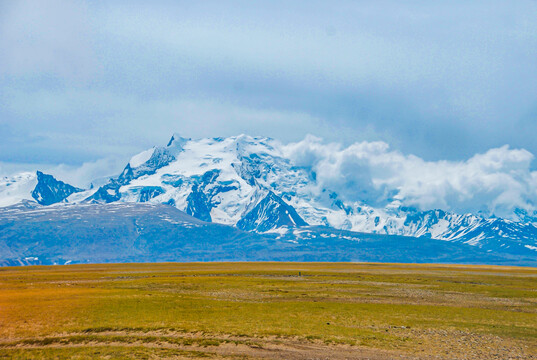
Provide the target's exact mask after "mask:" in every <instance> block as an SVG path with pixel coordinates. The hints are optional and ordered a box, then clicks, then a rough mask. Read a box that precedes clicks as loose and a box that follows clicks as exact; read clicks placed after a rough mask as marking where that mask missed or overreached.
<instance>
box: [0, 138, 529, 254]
mask: <svg viewBox="0 0 537 360" xmlns="http://www.w3.org/2000/svg"><path fill="white" fill-rule="evenodd" d="M366 145H367V144H366ZM381 145H382V144H381ZM364 146H365V145H364ZM364 149H365V150H364V151H370V152H382V151H385V150H386V149H385V148H382V146H380V145H379V146H373V145H371V146H369V147H367V146H366V148H364ZM306 156H309V155H307V154H306ZM307 163H308V161H306V162H305V163H301V162H300V161H298V162H295V161H294V160H291V158H290V156H289V153H288V147H287V146H284V145H282V144H281V143H279V142H278V141H276V140H274V139H270V138H265V137H251V136H248V135H244V134H243V135H238V136H233V137H228V138H205V139H198V140H192V139H185V138H182V137H180V136H179V135H178V134H174V135H173V137H172V138H171V139H170V141H169V142H168V144H167V145H166V146H162V147H154V148H152V149H149V150H146V151H144V152H141V153H139V154H137V155H135V156H133V157H132V158H131V160H130V161H129V163H128V164H127V165H126V167H125V169H124V170H123V172H122V173H121V174H120V175H119V176H118V177H116V178H112V179H111V180H110V181H109V182H108V183H107V184H105V185H103V186H101V187H100V188H98V189H91V190H87V191H85V192H76V193H73V194H72V195H70V196H69V197H68V198H67V199H66V201H68V202H71V203H80V202H86V203H87V202H89V203H93V202H104V203H109V202H144V203H145V202H147V203H150V204H162V203H164V204H169V205H173V206H175V207H176V208H178V209H179V210H183V211H185V212H187V213H188V214H189V215H192V216H195V217H197V218H199V219H202V220H205V221H212V222H217V223H222V224H227V225H235V226H237V227H240V228H243V229H247V230H250V231H258V232H267V231H269V232H270V231H275V230H276V229H278V228H280V227H288V226H291V227H294V226H304V225H305V224H306V225H314V226H315V225H321V226H328V227H332V228H336V229H341V230H351V231H356V232H366V233H377V234H390V235H406V236H416V237H430V238H434V239H441V240H446V241H457V242H464V243H468V244H472V245H476V246H485V244H487V246H490V247H492V248H498V247H500V246H506V245H505V244H506V241H518V242H524V244H526V245H529V246H535V245H537V242H536V239H537V228H536V227H535V226H534V225H533V224H532V222H533V221H535V219H534V218H533V217H531V215H530V214H528V213H527V212H524V213H523V214H524V216H525V218H524V220H525V221H523V222H512V221H508V220H504V219H496V218H490V219H487V218H484V217H482V216H479V215H472V214H464V215H460V214H454V213H450V212H445V211H442V210H428V211H420V210H418V209H414V208H409V207H405V206H403V201H402V199H398V198H397V196H393V197H391V199H390V201H389V202H388V203H387V204H386V205H385V206H382V207H379V206H372V205H371V204H368V203H367V201H365V200H364V199H360V198H355V199H350V200H349V199H348V197H345V196H343V195H342V194H340V193H339V190H340V189H339V188H337V187H336V188H325V187H323V185H322V184H321V183H319V181H317V174H316V171H315V169H313V168H311V167H308V166H307ZM5 188H7V186H5V185H4V190H2V183H0V201H1V200H2V198H3V197H2V196H1V195H2V194H3V193H2V191H5ZM30 191H31V189H30ZM358 195H359V194H358ZM358 195H357V196H358ZM19 197H20V198H21V199H22V198H24V196H19ZM11 198H13V196H12V197H11Z"/></svg>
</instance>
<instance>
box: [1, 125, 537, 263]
mask: <svg viewBox="0 0 537 360" xmlns="http://www.w3.org/2000/svg"><path fill="white" fill-rule="evenodd" d="M337 190H338V189H325V188H319V184H318V183H317V181H316V174H315V173H314V172H313V171H312V169H309V168H306V167H300V166H297V165H296V164H294V163H293V161H292V160H291V159H289V158H287V157H286V156H285V154H284V152H283V151H282V149H281V146H280V145H279V143H278V142H277V141H275V140H272V139H269V138H259V137H250V136H246V135H240V136H236V137H229V138H215V139H200V140H190V139H185V138H182V137H180V136H178V135H174V136H173V137H172V138H171V140H170V141H169V142H168V144H167V145H166V146H164V147H154V148H152V149H149V150H146V151H144V152H142V153H140V154H138V155H136V156H134V157H133V158H132V159H131V160H130V162H129V163H128V164H127V165H126V166H125V168H124V170H123V171H122V173H121V174H120V175H118V176H116V177H113V178H110V179H109V180H108V182H107V183H105V184H104V185H103V186H100V187H96V188H91V189H79V188H76V187H74V186H71V185H69V184H66V183H64V182H62V181H59V180H56V179H55V178H54V177H52V176H51V175H46V174H43V173H42V172H39V171H38V172H37V173H36V174H33V173H22V174H19V175H16V176H14V177H11V178H4V179H0V264H3V265H10V264H31V263H59V264H63V263H66V262H96V261H102V262H107V261H190V260H196V261H213V260H305V261H307V260H316V261H392V262H397V261H402V262H409V261H411V262H464V263H498V264H514V265H517V264H519V265H531V264H533V265H536V264H537V227H536V226H535V225H534V224H537V219H534V218H533V217H531V216H527V214H525V216H524V217H522V216H521V217H520V220H519V221H513V220H507V219H501V218H485V217H481V216H478V215H472V214H465V215H461V214H455V213H450V212H446V211H442V210H430V211H420V210H418V209H414V208H408V207H404V206H401V205H400V203H398V202H396V201H393V202H391V203H389V204H388V205H387V206H385V207H382V208H379V207H374V206H371V205H370V204H367V203H366V202H364V201H348V200H346V199H344V198H343V197H342V196H340V194H338V191H337Z"/></svg>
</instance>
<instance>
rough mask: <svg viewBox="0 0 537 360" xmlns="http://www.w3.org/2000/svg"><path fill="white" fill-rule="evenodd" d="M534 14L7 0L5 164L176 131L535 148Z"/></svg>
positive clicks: (424, 148) (448, 151) (530, 7)
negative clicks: (310, 135)
mask: <svg viewBox="0 0 537 360" xmlns="http://www.w3.org/2000/svg"><path fill="white" fill-rule="evenodd" d="M536 19H537V2H536V1H524V0H517V1H496V0H486V1H477V0H475V1H467V0H464V1H396V0H394V1H379V0H376V1H348V2H347V1H337V2H335V1H323V2H320V1H312V0H308V1H214V2H212V1H184V2H182V1H170V2H162V1H151V2H148V1H140V2H135V1H111V2H109V1H98V2H83V1H62V0H47V1H22V0H21V1H11V0H0V174H1V173H2V172H3V173H7V172H10V171H11V170H13V169H25V168H28V169H30V168H32V167H35V166H39V165H41V164H42V166H43V167H46V166H53V165H54V166H58V165H60V164H62V165H61V166H64V167H73V166H74V167H76V166H80V165H82V164H83V163H88V162H89V163H92V162H95V161H97V162H98V163H97V164H99V166H100V167H101V168H110V169H116V168H118V166H119V164H121V166H119V167H122V166H123V165H124V159H127V158H129V157H130V156H131V155H133V154H135V153H137V152H139V151H141V150H143V149H146V148H148V147H151V146H153V145H160V144H165V143H166V141H167V140H168V138H169V137H170V136H171V134H172V133H173V132H179V133H181V134H182V135H183V136H185V137H193V138H198V137H206V136H229V135H235V134H239V133H247V134H251V135H263V136H270V137H274V138H277V139H280V140H282V141H283V142H291V141H299V140H301V139H304V137H305V136H306V135H307V134H313V135H315V136H318V137H322V138H324V139H325V141H327V142H340V143H342V144H343V145H344V146H349V145H350V144H352V143H354V142H360V141H379V140H380V141H383V142H385V143H387V144H389V146H390V149H392V150H395V151H400V152H401V153H402V154H407V155H410V154H413V155H416V156H417V157H419V158H421V159H424V160H425V161H438V160H450V161H466V160H468V159H470V158H472V156H474V155H475V154H477V153H486V152H487V151H488V150H489V149H491V148H498V147H501V146H503V145H505V144H508V145H510V147H511V148H514V149H526V150H527V151H529V153H531V154H537V141H536V134H537V21H536ZM529 156H530V158H531V155H529ZM532 161H533V160H532ZM531 167H532V168H535V166H534V164H533V162H532V165H531ZM91 174H92V175H93V173H91ZM95 174H96V175H99V174H98V172H97V173H95Z"/></svg>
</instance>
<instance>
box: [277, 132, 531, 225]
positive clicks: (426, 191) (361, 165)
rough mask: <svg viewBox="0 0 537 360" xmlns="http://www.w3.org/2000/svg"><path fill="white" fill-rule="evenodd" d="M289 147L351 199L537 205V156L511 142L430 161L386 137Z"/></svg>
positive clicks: (325, 183) (471, 207)
mask: <svg viewBox="0 0 537 360" xmlns="http://www.w3.org/2000/svg"><path fill="white" fill-rule="evenodd" d="M284 152H285V154H286V155H287V156H289V157H290V158H291V159H292V160H293V161H295V162H296V163H297V164H298V165H299V166H304V167H307V168H310V169H311V170H312V171H314V172H315V174H316V179H317V183H318V184H319V188H320V189H322V188H326V189H329V190H332V191H334V190H335V191H337V192H338V193H339V194H340V195H341V196H342V197H343V198H344V199H345V200H347V201H362V202H365V203H368V204H373V205H386V204H387V203H388V202H390V201H393V200H399V201H401V203H402V204H403V205H406V206H412V207H417V208H420V209H422V210H429V209H437V208H439V209H445V210H452V211H455V212H458V213H467V212H471V213H483V214H485V215H496V216H511V215H512V214H513V211H514V210H515V209H524V210H527V211H533V210H536V209H537V208H536V206H535V205H536V204H537V181H536V180H537V172H535V171H531V163H532V161H533V159H534V156H533V154H531V153H530V152H528V151H526V150H523V149H511V148H509V146H507V145H505V146H502V147H499V148H494V149H490V150H488V151H487V152H485V153H482V154H477V155H474V156H472V157H471V158H469V159H467V160H464V161H445V160H444V161H425V160H423V159H422V158H419V157H417V156H413V155H405V154H402V153H401V152H399V151H394V150H391V149H390V148H389V146H388V144H386V143H384V142H360V143H355V144H352V145H350V146H347V147H344V146H342V145H341V144H337V143H324V142H323V141H322V140H321V139H320V138H317V137H313V136H308V137H307V138H306V139H305V140H303V141H300V142H297V143H291V144H288V145H287V146H285V151H284Z"/></svg>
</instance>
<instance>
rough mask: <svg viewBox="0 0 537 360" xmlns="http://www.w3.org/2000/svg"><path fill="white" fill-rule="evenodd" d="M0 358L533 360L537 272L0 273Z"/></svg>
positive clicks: (134, 267) (328, 268)
mask: <svg viewBox="0 0 537 360" xmlns="http://www.w3.org/2000/svg"><path fill="white" fill-rule="evenodd" d="M299 273H300V276H299ZM0 358H1V359H3V358H5V359H36V358H45V359H87V358H105V359H123V358H139V359H161V358H171V359H183V358H222V359H227V358H229V359H392V358H393V359H415V358H417V359H422V358H423V359H510V358H511V359H533V358H537V269H535V268H517V267H493V266H457V265H403V264H343V263H196V264H188V263H186V264H178V263H167V264H110V265H71V266H35V267H16V268H15V267H14V268H0Z"/></svg>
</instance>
